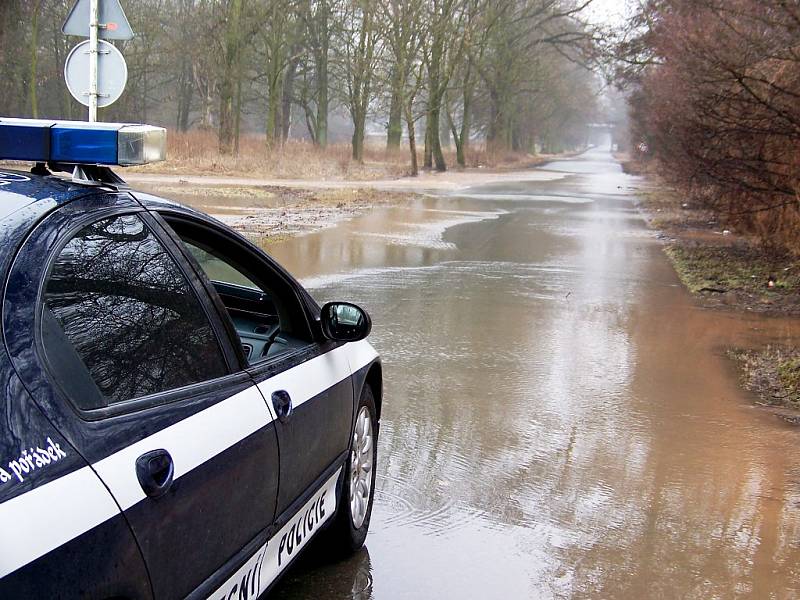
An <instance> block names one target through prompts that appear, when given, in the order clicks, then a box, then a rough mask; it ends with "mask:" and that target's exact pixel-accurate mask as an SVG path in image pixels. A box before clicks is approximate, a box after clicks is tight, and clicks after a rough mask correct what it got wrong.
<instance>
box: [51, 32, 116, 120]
mask: <svg viewBox="0 0 800 600" xmlns="http://www.w3.org/2000/svg"><path fill="white" fill-rule="evenodd" d="M97 50H98V54H97V94H98V96H97V106H98V108H103V107H104V106H109V105H110V104H114V102H116V101H117V100H119V97H120V96H121V95H122V91H123V90H124V89H125V84H126V83H127V82H128V65H127V64H125V59H124V58H123V56H122V53H121V52H120V51H119V50H117V49H116V47H114V45H113V44H110V43H108V42H106V41H105V40H97ZM64 79H66V80H67V88H69V93H70V94H72V97H73V98H75V100H77V101H78V102H80V103H81V104H83V105H84V106H89V40H86V41H83V42H81V43H80V44H78V45H77V46H75V47H74V48H73V49H72V51H71V52H70V53H69V56H67V62H66V63H65V64H64Z"/></svg>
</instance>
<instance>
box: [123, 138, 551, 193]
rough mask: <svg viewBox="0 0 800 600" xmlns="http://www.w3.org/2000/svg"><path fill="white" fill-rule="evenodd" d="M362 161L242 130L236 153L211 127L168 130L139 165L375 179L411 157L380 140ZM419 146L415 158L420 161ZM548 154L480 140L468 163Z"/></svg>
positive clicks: (498, 163) (340, 149)
mask: <svg viewBox="0 0 800 600" xmlns="http://www.w3.org/2000/svg"><path fill="white" fill-rule="evenodd" d="M364 154H365V156H364V162H363V163H359V162H357V161H354V160H353V159H352V156H351V148H350V145H349V144H331V145H329V146H328V147H327V148H326V149H324V150H323V149H320V148H318V147H316V146H314V144H312V143H311V142H306V141H302V140H289V141H288V142H286V143H285V144H283V145H280V146H269V145H268V144H267V143H266V139H265V137H264V136H263V135H253V134H248V135H243V136H242V137H241V140H240V143H239V153H238V155H223V154H220V152H219V145H218V142H217V135H216V133H215V132H214V131H209V130H192V131H189V132H187V133H181V132H178V131H170V132H169V133H168V134H167V160H166V161H165V162H162V163H156V164H153V165H147V166H145V167H137V168H136V169H133V170H138V171H142V172H148V173H175V174H194V175H198V174H214V175H230V176H248V177H262V178H276V179H322V180H324V179H350V180H367V181H369V180H374V179H384V178H395V177H402V176H404V175H407V174H408V173H409V170H410V166H411V161H410V158H409V154H408V149H407V148H406V147H402V148H400V149H399V150H387V149H386V147H385V145H384V143H382V142H368V143H367V144H366V147H365V151H364ZM422 158H423V157H422V153H421V150H420V152H419V156H418V162H419V164H420V165H422ZM550 158H552V157H550V156H532V155H530V154H524V153H516V152H506V153H500V154H497V153H495V154H493V155H489V154H488V153H487V152H486V150H485V149H484V148H483V147H482V146H475V147H473V148H470V149H469V151H468V152H467V156H466V162H467V167H473V168H474V167H490V168H501V169H515V168H518V169H520V168H530V167H532V166H535V165H537V164H541V163H542V162H545V161H546V160H549V159H550ZM445 160H446V162H447V165H448V167H450V168H455V166H456V154H455V148H452V149H446V150H445Z"/></svg>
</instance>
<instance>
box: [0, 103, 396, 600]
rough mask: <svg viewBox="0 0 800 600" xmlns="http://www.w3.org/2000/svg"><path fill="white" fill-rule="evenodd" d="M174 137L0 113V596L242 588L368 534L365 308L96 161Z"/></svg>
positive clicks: (377, 386) (375, 385)
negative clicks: (319, 298) (321, 540)
mask: <svg viewBox="0 0 800 600" xmlns="http://www.w3.org/2000/svg"><path fill="white" fill-rule="evenodd" d="M164 135H165V132H164V130H162V129H159V128H153V127H147V126H130V125H110V124H87V123H76V122H55V121H32V120H16V119H0V159H16V160H26V161H31V162H32V163H33V164H34V166H33V168H32V169H31V170H30V171H27V170H2V169H0V273H1V274H2V289H1V290H0V292H2V336H3V346H2V349H0V385H2V390H3V392H2V394H1V395H0V598H151V597H154V598H181V597H190V598H213V599H215V600H222V599H223V598H227V599H230V598H236V599H251V598H256V597H258V596H259V595H261V594H263V593H264V592H266V591H267V590H268V589H269V588H270V586H271V585H272V584H273V583H274V582H275V580H276V579H277V578H278V577H279V575H280V574H281V573H282V572H284V571H285V569H286V568H287V566H288V565H289V564H291V562H292V561H293V560H294V559H295V557H296V556H297V555H298V553H299V552H300V551H301V550H302V549H303V548H304V547H305V546H306V544H308V542H309V540H311V539H312V538H313V537H315V536H317V535H318V534H320V535H323V536H327V537H328V539H327V540H326V543H327V544H328V545H327V546H326V548H329V549H331V551H352V550H355V549H357V548H358V547H360V546H361V545H362V544H363V542H364V538H365V537H366V534H367V529H368V527H369V521H370V514H371V506H372V496H373V491H374V482H375V469H374V465H375V458H376V454H375V450H376V441H377V434H378V421H379V418H380V410H381V395H382V374H381V365H380V362H379V359H378V356H377V354H376V353H375V351H374V350H373V349H372V347H371V346H370V345H369V344H368V343H367V342H366V341H364V338H365V337H366V336H367V335H368V334H369V331H370V327H371V322H370V319H369V317H368V315H367V314H366V313H365V312H364V311H363V310H361V309H360V308H358V307H357V306H354V305H352V304H349V303H330V304H327V305H325V306H323V307H322V308H321V309H320V307H319V306H318V305H317V303H316V302H315V301H314V300H313V299H312V298H311V296H310V295H309V294H308V293H307V292H306V291H305V290H304V289H303V288H302V287H301V286H300V285H299V284H298V283H297V282H296V281H295V280H294V279H293V278H292V277H291V276H290V275H289V274H288V273H287V272H286V271H284V270H283V269H282V268H281V267H280V266H279V265H277V264H276V263H275V262H274V261H272V260H271V259H270V258H269V257H268V256H267V255H265V254H264V253H263V252H262V251H261V250H260V249H259V248H257V247H255V246H254V245H253V244H251V243H249V242H248V241H247V240H245V239H244V238H242V237H241V236H239V235H237V234H236V233H234V232H233V231H231V230H230V229H228V228H227V227H225V226H223V225H221V224H220V223H218V222H217V221H215V220H213V219H211V218H210V217H208V216H207V215H204V214H202V213H199V212H197V211H195V210H192V209H190V208H187V207H185V206H181V205H179V204H176V203H174V202H170V201H167V200H164V199H162V198H157V197H155V196H151V195H147V194H141V193H138V192H133V191H131V190H130V189H128V187H127V186H126V185H125V184H124V182H123V181H122V180H121V179H119V178H118V177H117V176H116V175H115V174H114V173H113V172H112V171H111V170H110V169H109V168H108V166H109V165H129V164H143V163H145V162H151V161H153V160H157V159H159V158H160V157H161V156H162V155H163V148H164ZM59 171H61V172H65V173H67V176H57V175H55V174H54V173H56V172H59Z"/></svg>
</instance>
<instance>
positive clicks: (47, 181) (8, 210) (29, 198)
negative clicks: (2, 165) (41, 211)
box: [0, 169, 103, 220]
mask: <svg viewBox="0 0 800 600" xmlns="http://www.w3.org/2000/svg"><path fill="white" fill-rule="evenodd" d="M97 191H103V190H97V189H94V188H90V187H87V186H85V185H78V184H75V183H72V181H70V180H69V179H65V178H61V177H57V176H42V175H34V174H32V173H30V172H27V171H21V170H15V169H0V220H4V219H6V218H7V217H8V216H9V215H11V214H13V213H15V212H17V211H18V210H20V209H22V208H24V207H26V206H29V205H31V204H34V203H36V202H41V203H46V204H50V205H53V204H55V205H58V204H63V203H65V202H69V201H70V200H74V199H75V198H78V197H80V196H86V195H87V194H91V193H95V192H97Z"/></svg>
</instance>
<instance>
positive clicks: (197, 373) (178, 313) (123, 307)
mask: <svg viewBox="0 0 800 600" xmlns="http://www.w3.org/2000/svg"><path fill="white" fill-rule="evenodd" d="M42 344H43V346H44V350H45V355H46V356H47V360H48V363H50V365H51V370H54V371H55V373H54V374H55V375H56V378H57V379H58V380H59V382H60V383H62V387H64V389H65V390H66V391H67V393H68V395H69V396H70V397H71V399H72V400H73V401H74V402H76V404H78V407H79V408H81V409H94V408H103V407H105V406H109V405H111V404H115V403H119V402H124V401H126V400H131V399H134V398H140V397H143V396H148V395H151V394H156V393H159V392H164V391H167V390H172V389H175V388H179V387H184V386H186V385H190V384H194V383H199V382H202V381H206V380H210V379H215V378H217V377H221V376H223V375H226V374H227V373H228V368H227V364H226V362H225V359H224V357H223V354H222V350H221V348H220V346H219V343H218V341H217V338H216V336H215V334H214V331H213V329H212V327H211V324H210V323H209V321H208V318H207V316H206V314H205V312H204V310H203V307H202V305H201V304H200V302H199V300H198V298H197V296H196V295H195V293H194V291H193V289H192V287H191V286H190V284H189V282H188V281H187V279H186V277H185V276H184V274H183V272H182V271H181V270H180V268H179V267H178V265H177V263H175V261H174V259H173V258H172V256H170V254H169V253H168V252H167V250H166V249H165V248H164V246H162V244H161V242H160V241H159V240H158V239H157V238H156V237H155V236H154V235H153V233H152V231H151V230H150V229H149V228H148V226H147V224H146V223H145V222H144V221H143V220H142V219H141V218H140V217H139V216H137V215H123V216H116V217H112V218H108V219H104V220H102V221H98V222H96V223H93V224H91V225H89V226H87V227H84V228H83V229H81V230H80V231H79V232H78V233H77V234H76V235H75V236H74V237H72V239H70V241H69V242H68V243H67V244H66V246H64V248H63V250H61V252H60V253H59V255H58V257H57V258H56V259H55V261H54V262H53V264H52V266H51V268H50V273H49V275H48V279H47V281H46V284H45V291H44V307H43V316H42ZM81 367H83V372H80V371H81ZM87 374H88V377H87ZM92 385H93V386H94V387H92ZM81 389H82V390H83V393H80V392H81ZM72 390H74V393H72Z"/></svg>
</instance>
